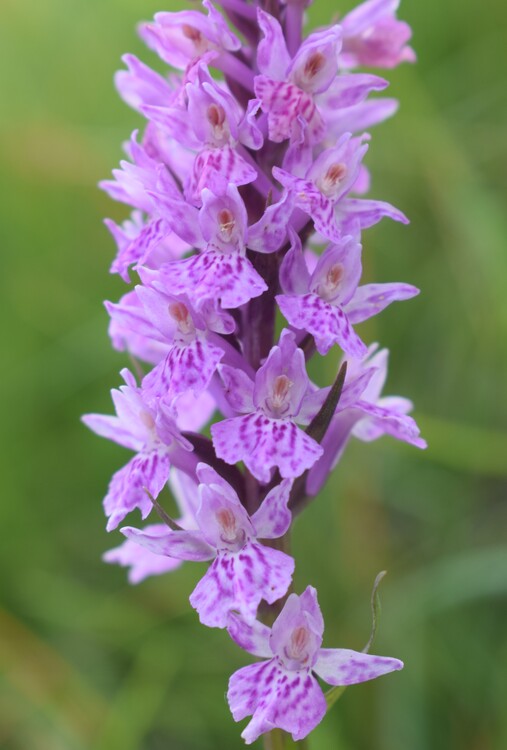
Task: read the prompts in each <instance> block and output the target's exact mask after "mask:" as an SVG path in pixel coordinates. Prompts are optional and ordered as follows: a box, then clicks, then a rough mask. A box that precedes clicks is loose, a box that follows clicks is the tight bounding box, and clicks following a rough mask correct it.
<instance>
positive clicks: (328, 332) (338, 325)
mask: <svg viewBox="0 0 507 750" xmlns="http://www.w3.org/2000/svg"><path fill="white" fill-rule="evenodd" d="M276 301H277V302H278V306H279V307H280V310H281V311H282V313H283V315H284V316H285V317H286V318H287V320H288V322H289V323H290V324H291V325H292V326H294V328H298V329H299V330H303V331H307V332H308V333H311V334H312V336H314V338H315V344H316V346H317V351H318V352H319V354H323V355H324V354H327V353H328V351H329V350H330V349H331V347H332V346H333V345H334V344H338V345H339V346H340V347H341V348H342V349H343V351H344V352H345V353H346V354H349V355H350V356H352V357H357V358H362V357H364V355H365V354H366V352H367V351H368V349H367V347H366V345H365V344H364V343H363V342H362V341H361V339H360V338H359V336H358V335H357V334H356V333H355V331H354V329H353V328H352V326H351V325H350V322H349V320H348V317H347V315H346V314H345V313H344V311H343V310H342V309H341V307H337V306H336V307H335V306H333V305H330V304H329V303H327V302H325V301H324V300H323V299H322V298H321V297H319V296H317V295H316V294H305V295H304V296H303V297H295V296H292V295H278V296H277V297H276Z"/></svg>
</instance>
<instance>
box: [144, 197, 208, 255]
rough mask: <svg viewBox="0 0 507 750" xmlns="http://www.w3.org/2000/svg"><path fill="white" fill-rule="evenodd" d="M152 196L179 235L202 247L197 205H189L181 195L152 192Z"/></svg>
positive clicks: (188, 241) (193, 244) (166, 219)
mask: <svg viewBox="0 0 507 750" xmlns="http://www.w3.org/2000/svg"><path fill="white" fill-rule="evenodd" d="M150 197H151V199H152V200H153V203H154V204H155V206H156V207H157V209H158V211H160V213H161V214H162V216H163V217H164V221H165V222H167V224H168V225H169V226H170V227H171V229H172V230H173V232H174V233H175V234H176V235H178V237H181V239H182V240H184V241H185V242H187V243H188V244H189V245H190V246H192V247H201V245H202V244H203V238H202V232H201V230H200V227H199V213H198V211H197V209H196V208H195V206H191V205H189V204H188V203H187V202H186V201H184V200H183V198H181V197H180V196H171V195H167V194H166V193H158V192H152V193H150Z"/></svg>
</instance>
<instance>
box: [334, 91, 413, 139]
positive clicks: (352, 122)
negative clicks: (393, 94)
mask: <svg viewBox="0 0 507 750" xmlns="http://www.w3.org/2000/svg"><path fill="white" fill-rule="evenodd" d="M398 106H399V104H398V101H397V100H396V99H387V98H386V99H371V100H369V101H365V102H361V104H355V105H354V106H353V107H347V108H346V109H340V110H337V111H336V113H335V114H334V116H333V113H331V112H329V111H327V112H326V115H327V118H326V119H327V121H328V127H329V132H330V134H331V133H332V134H333V135H334V136H335V137H336V138H338V137H339V136H341V135H343V133H362V132H364V131H365V130H368V128H371V127H372V125H378V123H380V122H383V121H384V120H387V118H388V117H392V116H393V115H394V114H395V113H396V112H397V110H398Z"/></svg>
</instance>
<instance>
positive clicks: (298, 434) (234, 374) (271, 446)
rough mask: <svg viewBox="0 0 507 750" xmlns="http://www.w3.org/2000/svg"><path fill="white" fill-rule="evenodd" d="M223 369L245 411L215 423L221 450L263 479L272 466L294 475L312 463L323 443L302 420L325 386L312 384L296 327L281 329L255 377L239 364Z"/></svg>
mask: <svg viewBox="0 0 507 750" xmlns="http://www.w3.org/2000/svg"><path fill="white" fill-rule="evenodd" d="M219 372H220V376H221V378H222V380H223V382H224V388H225V394H226V398H227V399H228V401H229V403H230V404H231V406H233V408H236V409H237V411H240V412H243V415H242V416H238V417H232V418H230V419H226V420H224V421H223V422H217V423H215V424H213V425H212V426H211V435H212V439H213V445H214V448H215V451H216V454H217V456H219V457H220V458H222V459H223V460H224V461H227V463H231V464H233V463H236V462H237V461H244V462H245V464H246V466H247V467H248V468H249V470H250V471H251V472H252V474H253V475H254V476H255V477H256V478H257V479H258V480H259V481H260V482H263V483H267V482H269V480H270V478H271V470H272V469H273V468H274V467H277V468H278V469H279V471H280V474H281V476H282V477H284V478H294V477H297V476H300V475H301V474H302V473H303V472H304V471H305V470H306V469H308V468H310V467H311V466H313V464H314V463H315V462H316V461H317V459H318V458H319V457H320V456H321V455H322V448H321V447H320V445H319V444H318V443H317V442H316V441H315V440H313V438H311V437H310V436H309V435H307V434H306V433H305V432H303V430H302V429H301V428H300V427H298V424H303V425H305V424H309V422H310V421H311V419H312V418H313V416H315V414H316V413H317V411H318V410H319V408H320V406H321V405H322V403H323V401H324V399H325V396H326V393H327V391H326V390H325V389H322V390H320V391H319V389H315V388H313V387H312V386H311V384H310V381H309V379H308V375H307V374H306V367H305V359H304V354H303V351H302V350H301V349H299V348H298V347H297V346H296V343H295V336H294V333H292V332H291V331H289V330H288V329H285V330H284V331H282V333H281V335H280V341H279V344H278V345H277V346H274V347H273V348H272V350H271V352H270V354H269V356H268V358H267V359H266V361H265V363H264V364H263V365H262V366H261V367H260V368H259V370H258V372H257V374H256V376H255V381H252V380H251V379H250V378H249V377H248V375H246V373H244V372H243V371H241V370H237V369H235V368H231V367H227V366H224V367H221V368H219Z"/></svg>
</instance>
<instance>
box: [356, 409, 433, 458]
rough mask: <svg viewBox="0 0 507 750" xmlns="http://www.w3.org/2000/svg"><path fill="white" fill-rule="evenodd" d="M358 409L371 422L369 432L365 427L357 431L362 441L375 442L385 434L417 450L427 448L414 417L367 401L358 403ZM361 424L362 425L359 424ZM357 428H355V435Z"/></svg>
mask: <svg viewBox="0 0 507 750" xmlns="http://www.w3.org/2000/svg"><path fill="white" fill-rule="evenodd" d="M356 407H357V408H358V409H360V410H361V411H363V412H365V413H366V414H367V415H368V421H371V424H370V426H369V430H368V429H367V426H366V425H364V426H363V429H361V428H359V429H358V430H357V436H358V437H359V436H360V437H361V439H363V440H364V439H367V440H368V439H369V440H375V439H376V438H377V437H380V436H381V435H383V434H387V435H391V436H392V437H394V438H396V439H397V440H402V441H403V442H405V443H410V444H411V445H415V446H416V447H417V448H426V441H425V440H423V439H422V438H421V437H419V435H420V430H419V427H418V426H417V423H416V422H415V420H414V419H412V417H409V416H408V414H397V413H396V412H395V411H393V410H391V409H386V408H384V407H381V406H377V405H375V404H368V403H367V402H365V401H362V400H360V401H358V402H357V404H356ZM359 424H361V423H360V422H359ZM355 432H356V428H354V434H355Z"/></svg>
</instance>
